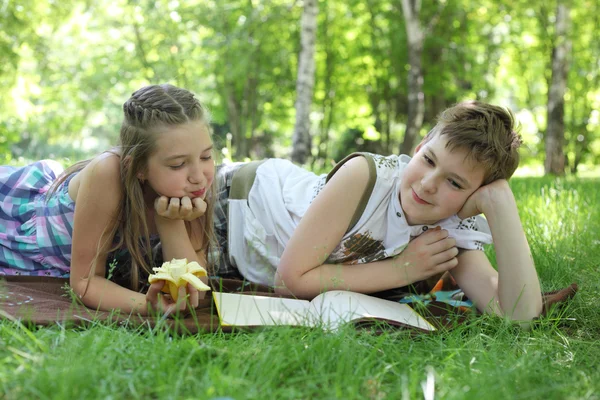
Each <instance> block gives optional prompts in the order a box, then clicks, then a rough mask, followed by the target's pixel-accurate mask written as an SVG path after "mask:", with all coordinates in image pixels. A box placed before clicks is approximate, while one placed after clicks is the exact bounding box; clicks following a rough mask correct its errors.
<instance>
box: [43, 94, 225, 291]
mask: <svg viewBox="0 0 600 400" xmlns="http://www.w3.org/2000/svg"><path fill="white" fill-rule="evenodd" d="M123 113H124V119H123V124H122V125H121V131H120V143H119V146H118V147H117V148H115V149H112V150H109V151H110V152H112V153H114V154H117V155H118V156H119V157H120V165H121V168H120V169H121V184H122V187H123V196H122V197H121V204H120V207H119V209H118V211H117V215H115V216H114V219H113V223H112V224H109V225H108V226H106V227H105V229H104V232H103V234H102V236H101V237H102V238H103V239H102V242H101V243H98V245H97V249H96V255H95V257H94V259H93V261H92V265H91V270H90V276H91V275H92V274H93V273H94V272H93V271H94V270H95V267H96V263H97V260H98V257H99V253H100V252H101V251H103V250H104V249H108V252H109V253H110V252H113V251H115V250H119V249H123V248H126V249H127V251H128V252H129V254H130V255H131V261H132V262H131V274H130V276H131V288H132V289H133V290H139V272H140V271H139V269H140V268H142V269H143V270H145V271H146V272H147V273H148V274H151V273H152V268H153V267H154V266H155V265H154V260H153V258H152V248H151V243H150V231H149V228H148V221H147V219H146V204H145V201H144V194H143V187H142V183H140V181H139V179H138V174H139V173H140V172H142V173H145V172H146V168H147V165H148V159H149V157H150V156H151V155H152V154H153V152H154V151H155V144H156V138H157V134H159V131H161V132H162V133H163V134H164V133H165V132H168V131H167V130H165V129H164V128H167V127H169V126H176V125H180V124H185V123H187V122H192V121H202V122H204V123H205V124H206V129H207V130H208V132H209V134H212V132H211V128H210V114H209V113H208V111H207V110H206V108H205V107H203V106H202V104H200V102H199V101H198V99H196V97H195V96H194V95H193V94H192V93H191V92H189V91H187V90H185V89H181V88H178V87H175V86H173V85H169V84H163V85H151V86H146V87H143V88H141V89H139V90H137V91H136V92H134V93H133V94H132V95H131V97H130V98H129V99H128V100H127V101H126V102H125V104H123ZM90 161H91V160H85V161H80V162H78V163H76V164H74V165H72V166H71V167H69V168H67V169H66V170H65V171H64V173H63V174H62V175H61V177H60V178H59V179H57V180H56V182H54V183H53V185H52V187H51V189H50V191H49V192H48V196H50V195H51V194H52V193H53V192H54V191H55V190H56V189H57V188H58V186H60V185H61V183H62V182H64V181H65V179H67V177H69V176H70V175H72V174H75V173H77V172H79V171H81V170H82V169H83V168H84V167H85V166H86V165H88V164H89V163H90ZM215 188H216V179H213V184H212V186H211V187H210V188H209V189H208V190H207V193H206V198H205V201H206V203H207V209H206V212H205V214H204V217H203V221H200V226H201V232H202V233H201V234H202V237H201V238H200V239H201V240H200V242H201V243H202V249H195V250H196V251H199V250H204V252H205V255H206V258H207V259H208V254H209V252H210V250H211V248H212V246H214V244H215V234H214V227H213V209H214V203H215V200H216V189H215ZM186 226H187V230H188V233H190V235H193V234H194V232H196V230H195V229H192V227H191V224H190V223H188V222H186ZM107 261H109V260H107ZM206 267H207V268H208V269H209V270H211V269H212V268H210V266H208V265H207V266H206Z"/></svg>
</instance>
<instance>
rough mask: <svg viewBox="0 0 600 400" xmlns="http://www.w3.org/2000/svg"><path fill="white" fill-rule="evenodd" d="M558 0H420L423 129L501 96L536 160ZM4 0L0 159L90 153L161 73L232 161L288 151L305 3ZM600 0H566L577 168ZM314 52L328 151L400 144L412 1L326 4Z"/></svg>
mask: <svg viewBox="0 0 600 400" xmlns="http://www.w3.org/2000/svg"><path fill="white" fill-rule="evenodd" d="M556 1H557V0H553V1H550V2H533V3H532V2H529V1H525V0H517V1H513V2H511V3H510V4H509V3H506V2H500V3H499V2H495V1H491V0H484V1H480V2H477V3H473V2H470V1H467V0H456V1H441V2H437V3H436V2H424V3H423V4H422V10H421V22H422V24H423V26H424V27H426V28H427V32H426V38H425V43H424V46H425V47H424V51H423V73H424V84H423V95H424V98H425V121H424V125H423V132H421V134H424V133H425V131H426V130H427V129H429V128H430V127H431V126H432V125H433V124H434V123H435V117H436V115H437V114H438V113H439V112H440V111H441V110H443V109H444V108H446V107H447V106H449V105H451V104H453V103H455V102H456V101H460V100H464V99H469V98H471V99H472V98H475V99H480V100H485V101H489V102H494V103H498V104H501V105H505V106H509V107H510V108H511V109H513V110H514V111H515V113H516V115H517V117H518V120H519V121H520V122H521V132H522V134H523V137H524V139H525V143H526V146H525V148H524V149H523V154H522V155H523V159H524V160H525V163H530V162H534V163H535V162H537V163H539V162H540V161H541V158H542V157H543V156H544V154H543V153H544V152H543V146H544V141H543V138H544V132H545V129H546V121H545V119H546V102H547V90H548V82H549V74H550V60H551V51H552V47H553V32H554V26H553V22H554V13H555V10H556ZM0 4H1V6H0V54H2V60H1V62H0V85H1V87H2V88H3V90H4V91H5V93H3V95H2V96H1V97H0V162H9V161H11V160H12V161H11V162H14V160H18V159H19V157H25V158H26V159H36V158H43V157H61V158H70V159H81V158H85V157H89V156H91V155H92V154H94V153H97V152H98V151H101V150H103V149H105V148H107V147H109V146H110V145H112V144H114V143H115V141H116V140H117V132H118V129H119V125H120V118H121V117H120V105H121V104H122V103H123V102H124V101H125V100H126V98H127V97H128V96H129V95H130V93H132V92H133V91H134V90H135V89H137V88H138V87H140V86H142V85H145V84H148V83H159V82H170V83H173V84H176V85H180V86H184V87H186V88H189V89H190V90H192V91H194V92H195V93H197V94H198V96H199V98H200V99H201V100H202V101H203V102H205V103H206V104H207V105H208V106H209V107H210V109H211V111H212V114H213V117H214V122H215V127H216V129H215V132H216V133H215V135H216V138H215V139H216V142H217V144H218V145H219V146H223V147H225V146H227V144H229V145H230V149H231V150H232V151H233V152H234V154H233V155H231V154H229V155H227V157H230V158H231V157H234V158H236V159H244V158H246V157H253V158H261V157H265V156H269V155H276V156H283V157H286V156H288V155H289V153H290V150H291V149H290V146H291V135H292V130H293V121H294V113H295V111H294V100H295V97H296V96H295V79H296V69H297V57H298V52H299V46H300V42H299V32H298V30H299V21H300V16H301V12H302V4H301V2H296V1H291V0H271V1H268V2H267V1H264V0H252V1H242V0H230V1H227V2H221V1H215V0H194V1H186V2H178V1H170V0H157V1H149V0H136V1H129V0H118V1H114V2H110V3H107V2H104V1H101V0H86V1H81V0H68V1H61V2H34V1H31V0H28V1H19V2H16V1H14V0H4V1H2V2H0ZM598 7H599V5H598V2H595V1H592V0H575V1H573V2H571V4H570V9H571V19H572V24H571V30H570V39H571V41H572V43H573V50H572V57H571V60H570V62H571V67H570V69H569V71H570V72H569V77H568V90H567V94H566V110H565V122H566V124H565V125H566V132H565V136H566V143H565V153H566V155H567V157H568V165H569V167H570V168H571V170H572V171H573V172H575V171H577V170H578V167H579V166H581V165H586V166H589V165H592V164H597V163H598V161H599V157H600V126H599V125H600V115H599V113H598V111H597V110H598V109H599V108H600V104H599V103H600V78H599V74H600V72H599V70H600V65H599V62H598V60H599V59H600V45H599V44H598V43H599V42H598V41H597V40H595V35H594V32H595V27H596V26H597V25H598V22H599V21H598V18H599V17H598V15H600V12H599V11H600V10H598ZM315 59H316V67H317V72H316V84H315V93H314V103H313V108H312V111H313V112H312V114H311V122H312V138H313V140H312V143H313V156H314V158H315V160H316V161H317V163H318V164H319V165H321V166H323V165H328V164H329V161H328V160H330V159H331V158H337V154H340V153H342V152H343V151H345V150H346V149H345V148H341V147H340V146H339V145H338V144H337V143H338V139H339V138H340V136H341V135H342V133H343V132H349V131H350V130H351V129H358V130H360V131H362V132H366V133H365V135H367V136H364V137H363V138H362V140H365V141H369V140H375V141H376V142H377V145H376V146H375V148H377V149H378V150H379V151H381V152H382V153H384V154H388V153H392V152H395V151H397V150H396V149H398V147H399V143H400V142H401V140H402V136H403V132H404V127H405V123H406V119H407V83H406V79H407V68H408V66H407V38H406V30H405V22H404V18H403V16H402V9H401V7H400V3H399V2H398V1H391V0H367V1H359V0H349V1H340V0H331V1H324V0H322V1H320V4H319V16H318V32H317V53H316V55H315ZM373 132H375V133H376V134H375V135H373ZM227 133H231V136H230V139H227ZM374 138H375V139H374ZM348 150H350V148H348ZM334 154H336V156H335V157H334Z"/></svg>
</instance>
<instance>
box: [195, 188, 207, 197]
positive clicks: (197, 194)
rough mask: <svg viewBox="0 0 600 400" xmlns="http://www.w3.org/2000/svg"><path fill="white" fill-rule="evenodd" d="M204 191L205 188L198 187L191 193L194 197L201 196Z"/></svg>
mask: <svg viewBox="0 0 600 400" xmlns="http://www.w3.org/2000/svg"><path fill="white" fill-rule="evenodd" d="M204 193H206V189H200V190H197V191H195V192H192V195H194V196H195V197H202V196H204Z"/></svg>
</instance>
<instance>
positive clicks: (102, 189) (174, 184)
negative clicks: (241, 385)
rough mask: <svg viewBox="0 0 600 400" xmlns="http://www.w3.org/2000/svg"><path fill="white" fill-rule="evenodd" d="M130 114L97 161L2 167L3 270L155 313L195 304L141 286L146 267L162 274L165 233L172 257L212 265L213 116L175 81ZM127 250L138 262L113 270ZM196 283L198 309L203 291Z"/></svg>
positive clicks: (102, 302)
mask: <svg viewBox="0 0 600 400" xmlns="http://www.w3.org/2000/svg"><path fill="white" fill-rule="evenodd" d="M123 112H124V120H123V123H122V126H121V131H120V143H119V145H118V146H117V147H116V148H114V149H111V150H109V151H107V152H105V153H102V154H100V155H99V156H97V157H96V158H94V159H92V160H87V161H82V162H79V163H77V164H75V165H73V166H72V167H70V168H68V169H67V170H66V171H64V172H62V173H61V168H60V166H59V165H58V164H57V163H56V162H52V161H48V160H46V161H40V162H36V163H34V164H32V165H29V166H26V167H22V168H15V167H0V222H1V224H0V225H1V226H2V228H1V230H0V275H19V274H22V275H44V276H55V277H69V280H70V285H71V287H72V288H73V290H74V291H75V293H76V294H77V295H78V296H79V297H80V298H81V299H82V301H83V303H84V304H85V305H87V306H88V307H91V308H98V309H102V310H111V309H120V310H121V311H124V312H140V313H142V314H145V313H148V312H149V307H148V305H150V306H151V307H152V308H153V309H155V310H158V311H161V312H164V313H170V312H172V311H173V310H175V309H177V308H178V309H183V308H185V302H180V304H174V303H173V302H172V301H170V300H169V299H168V297H167V296H161V295H160V294H159V293H160V289H161V288H162V284H153V285H151V286H150V288H149V290H148V292H147V294H146V295H143V294H141V293H138V290H139V288H140V281H141V282H142V283H145V280H144V279H143V278H141V277H140V275H145V276H147V275H148V274H149V273H152V270H151V268H152V267H153V266H154V262H153V257H152V251H151V250H152V243H155V242H157V241H160V243H161V245H162V256H163V258H164V259H165V260H170V259H172V258H187V259H188V261H197V262H199V263H200V264H201V265H206V255H207V254H208V253H207V251H208V248H209V243H210V241H211V237H212V236H213V234H212V232H213V230H212V208H213V207H212V199H213V193H214V189H213V178H214V161H213V158H212V149H213V143H212V139H211V131H210V125H209V123H210V121H209V115H208V113H207V111H206V109H205V108H204V107H203V106H202V105H201V104H200V102H199V101H198V100H197V99H196V98H195V97H194V95H193V94H192V93H190V92H189V91H187V90H184V89H180V88H177V87H174V86H171V85H153V86H147V87H144V88H142V89H140V90H138V91H136V92H135V93H133V95H132V96H131V98H130V99H129V100H127V101H126V102H125V104H124V105H123ZM124 251H126V252H127V253H128V254H129V258H130V259H131V262H130V263H129V264H128V266H127V267H126V265H123V263H121V262H117V265H116V268H115V269H114V270H112V268H109V264H112V266H114V261H113V259H114V255H115V254H118V253H121V254H122V253H123V252H124ZM125 269H127V270H125ZM115 276H116V277H121V278H123V277H127V278H128V280H129V281H130V286H131V287H132V289H133V290H130V289H127V288H125V287H122V286H120V285H117V284H116V283H114V282H113V281H110V280H108V278H109V277H115ZM113 280H114V278H113ZM163 284H164V283H163ZM188 286H189V285H188ZM188 290H189V296H190V297H189V299H190V303H191V306H193V307H195V306H197V304H198V298H199V293H198V292H197V291H196V290H195V289H193V288H191V287H188ZM185 294H186V288H181V289H180V297H181V296H183V297H185ZM183 297H182V298H183Z"/></svg>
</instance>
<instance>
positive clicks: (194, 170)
mask: <svg viewBox="0 0 600 400" xmlns="http://www.w3.org/2000/svg"><path fill="white" fill-rule="evenodd" d="M188 181H189V182H190V183H200V182H201V181H202V168H201V167H200V165H197V164H196V165H194V166H192V167H191V168H190V173H189V174H188Z"/></svg>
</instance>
